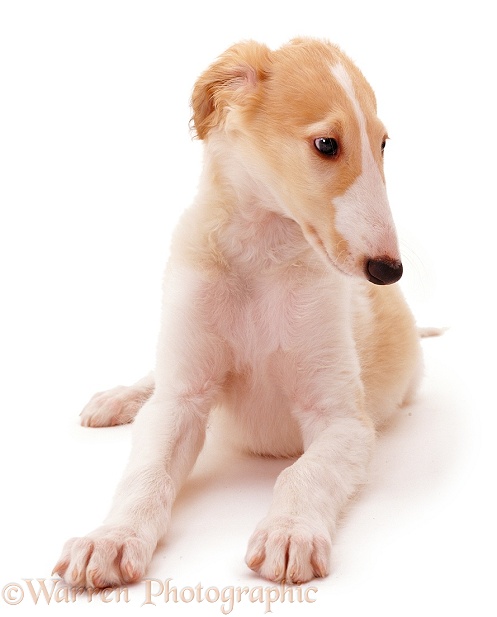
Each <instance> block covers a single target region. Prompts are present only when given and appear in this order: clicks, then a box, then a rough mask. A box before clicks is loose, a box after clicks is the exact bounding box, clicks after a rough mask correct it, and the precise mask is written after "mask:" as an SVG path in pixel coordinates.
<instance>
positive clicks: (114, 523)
mask: <svg viewBox="0 0 497 617" xmlns="http://www.w3.org/2000/svg"><path fill="white" fill-rule="evenodd" d="M176 289H177V290H178V291H177V293H176V294H175V295H174V303H173V301H170V303H169V305H167V306H166V311H165V315H166V317H165V325H164V326H163V331H162V333H161V337H160V341H159V346H158V349H159V352H158V356H157V365H156V379H155V390H154V393H153V395H152V396H151V397H150V398H149V400H148V401H147V402H146V403H145V405H144V406H143V407H142V409H141V410H140V412H139V413H138V415H137V417H136V420H135V423H134V425H133V445H132V450H131V455H130V459H129V462H128V465H127V468H126V470H125V473H124V476H123V479H122V480H121V482H120V484H119V486H118V489H117V492H116V495H115V498H114V501H113V505H112V507H111V511H110V513H109V515H108V517H107V518H106V520H105V521H104V524H103V525H102V526H101V527H99V528H97V529H96V530H95V531H93V532H92V533H90V534H89V535H88V536H85V537H82V538H72V539H71V540H69V541H68V542H67V543H66V544H65V546H64V549H63V552H62V555H61V557H60V559H59V561H58V563H57V565H56V566H55V568H54V572H57V573H58V574H59V575H60V576H62V577H63V578H64V579H65V580H66V581H67V582H68V583H69V584H71V585H74V586H87V587H97V588H101V587H107V586H115V585H120V584H126V583H130V582H134V581H137V580H139V579H140V578H141V577H142V576H143V574H144V572H145V569H146V567H147V565H148V563H149V562H150V560H151V557H152V554H153V551H154V550H155V548H156V546H157V543H158V541H159V540H160V539H161V537H162V536H163V535H164V533H165V532H166V530H167V527H168V523H169V519H170V515H171V508H172V505H173V502H174V499H175V497H176V495H177V494H178V491H179V490H180V487H181V485H182V483H183V481H184V479H185V478H186V476H187V474H188V473H189V471H190V470H191V468H192V466H193V464H194V462H195V460H196V458H197V456H198V453H199V452H200V449H201V447H202V444H203V442H204V438H205V430H206V424H207V419H208V415H209V412H210V410H211V409H212V407H213V406H214V405H215V403H216V401H217V400H218V398H219V395H220V392H221V390H222V388H223V384H224V379H225V375H226V371H227V362H228V352H227V350H226V348H225V346H224V343H223V342H222V341H221V340H220V339H219V338H218V337H216V336H215V335H214V334H213V333H212V332H211V331H209V328H208V327H206V324H205V318H204V315H205V310H204V307H203V305H202V303H201V302H200V301H199V300H198V298H199V296H200V294H199V293H195V294H194V293H192V289H191V288H188V287H187V286H186V285H185V286H184V287H177V288H176ZM195 290H196V288H194V291H195ZM170 295H171V296H173V294H170ZM200 297H201V296H200Z"/></svg>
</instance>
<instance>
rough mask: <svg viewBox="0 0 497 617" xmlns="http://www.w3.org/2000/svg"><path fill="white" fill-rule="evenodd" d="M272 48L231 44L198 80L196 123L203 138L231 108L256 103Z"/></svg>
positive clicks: (194, 96)
mask: <svg viewBox="0 0 497 617" xmlns="http://www.w3.org/2000/svg"><path fill="white" fill-rule="evenodd" d="M270 53H271V52H270V49H269V48H268V47H266V45H262V44H261V43H256V42H255V41H244V42H242V43H238V44H237V45H233V46H232V47H230V48H229V49H228V50H227V51H226V52H225V53H224V54H222V56H220V57H219V58H218V60H217V61H216V62H214V63H213V64H212V65H211V66H210V67H209V68H208V69H207V70H206V71H205V72H204V73H203V74H202V75H201V76H200V77H199V78H198V80H197V82H196V84H195V87H194V89H193V94H192V100H191V104H192V109H193V116H192V119H191V124H192V125H193V127H194V129H195V132H196V134H197V136H198V137H199V138H200V139H204V138H205V137H206V136H207V134H208V133H209V131H210V130H211V129H212V128H213V127H215V126H219V125H220V124H221V123H222V122H223V121H224V120H225V118H226V115H227V113H228V111H229V110H230V109H233V108H235V107H238V108H242V107H245V108H248V107H250V104H251V103H254V102H255V98H256V94H257V92H258V91H259V86H260V83H261V81H263V80H264V79H265V77H266V76H267V72H268V68H269V55H270Z"/></svg>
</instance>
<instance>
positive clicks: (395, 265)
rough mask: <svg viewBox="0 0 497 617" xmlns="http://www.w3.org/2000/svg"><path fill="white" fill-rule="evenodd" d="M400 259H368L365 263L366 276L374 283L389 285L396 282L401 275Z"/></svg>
mask: <svg viewBox="0 0 497 617" xmlns="http://www.w3.org/2000/svg"><path fill="white" fill-rule="evenodd" d="M402 272H403V269H402V263H401V262H400V261H392V260H386V259H385V260H383V259H370V260H369V261H368V262H367V264H366V276H367V277H368V280H369V281H371V283H374V284H375V285H390V284H391V283H396V282H397V281H398V280H399V279H400V277H401V276H402Z"/></svg>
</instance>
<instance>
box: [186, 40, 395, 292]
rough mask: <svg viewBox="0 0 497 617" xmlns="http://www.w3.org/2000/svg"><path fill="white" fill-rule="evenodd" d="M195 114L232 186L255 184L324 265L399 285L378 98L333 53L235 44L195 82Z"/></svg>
mask: <svg viewBox="0 0 497 617" xmlns="http://www.w3.org/2000/svg"><path fill="white" fill-rule="evenodd" d="M192 107H193V118H192V120H193V124H194V127H195V130H196V133H197V135H198V137H199V138H200V139H204V140H206V142H209V140H210V141H212V142H215V143H216V144H217V147H218V150H219V144H221V149H222V153H223V156H224V159H225V161H226V165H225V166H226V168H227V169H228V168H231V169H232V170H233V181H234V182H235V181H237V182H241V177H242V176H243V177H244V178H249V179H250V182H252V184H253V187H259V188H258V189H256V190H258V191H259V193H260V194H261V195H262V193H264V197H263V198H262V201H264V203H265V205H266V207H268V208H271V209H274V210H277V211H279V212H280V213H281V214H283V215H284V216H287V217H289V218H291V219H293V220H294V221H296V222H297V223H298V224H299V226H300V228H301V229H302V232H303V234H304V236H305V238H306V239H307V241H308V242H309V243H310V244H311V246H312V247H313V248H314V249H315V250H316V251H317V253H319V255H320V256H321V257H322V258H323V259H324V260H325V261H326V262H327V263H331V264H333V266H335V267H336V268H338V270H340V271H341V272H343V273H344V274H348V275H353V276H360V277H366V278H367V279H369V280H370V281H371V282H373V283H376V284H389V283H394V282H395V281H397V280H398V279H399V278H400V277H401V275H402V264H401V261H400V253H399V248H398V243H397V237H396V232H395V227H394V224H393V220H392V216H391V213H390V207H389V204H388V199H387V193H386V188H385V177H384V173H383V150H384V147H385V142H386V139H387V134H386V130H385V127H384V126H383V124H382V123H381V122H380V120H379V119H378V118H377V115H376V100H375V96H374V93H373V90H372V89H371V87H370V86H369V84H368V82H367V81H366V79H365V78H364V76H363V75H362V74H361V72H360V71H359V70H358V69H357V67H355V65H354V64H353V63H352V62H351V60H350V59H349V58H348V57H347V56H345V54H343V52H341V51H340V50H339V49H338V48H337V47H336V46H334V45H331V44H329V43H326V42H322V41H316V40H313V39H297V40H294V41H291V42H290V43H289V44H288V45H285V46H283V47H282V48H281V49H279V50H277V51H271V50H270V49H269V48H268V47H266V46H265V45H261V44H259V43H255V42H251V41H248V42H243V43H240V44H238V45H235V46H233V47H231V48H230V49H228V50H227V51H226V52H225V54H223V55H222V56H221V57H220V58H219V59H218V60H217V62H215V63H214V64H213V65H212V66H211V67H210V68H209V69H208V70H207V71H206V72H205V73H204V74H203V75H201V77H200V78H199V79H198V81H197V83H196V85H195V88H194V91H193V96H192ZM235 169H236V172H235V171H234V170H235ZM241 169H242V170H243V173H242V174H240V170H241ZM235 176H236V180H235Z"/></svg>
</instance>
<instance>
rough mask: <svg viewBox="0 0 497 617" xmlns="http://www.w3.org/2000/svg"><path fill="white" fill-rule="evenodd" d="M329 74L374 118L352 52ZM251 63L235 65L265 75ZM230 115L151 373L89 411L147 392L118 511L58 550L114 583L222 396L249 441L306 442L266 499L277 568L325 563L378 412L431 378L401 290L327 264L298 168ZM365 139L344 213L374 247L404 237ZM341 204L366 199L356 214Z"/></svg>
mask: <svg viewBox="0 0 497 617" xmlns="http://www.w3.org/2000/svg"><path fill="white" fill-rule="evenodd" d="M239 70H241V69H238V68H237V71H239ZM251 74H252V73H251ZM253 74H254V75H255V74H256V73H253ZM331 78H334V79H337V80H338V83H339V84H341V85H342V86H343V87H344V88H345V89H346V90H347V92H348V95H349V96H350V97H351V98H352V99H353V101H354V109H355V113H356V118H355V119H354V121H358V122H359V125H360V126H361V127H363V129H364V126H365V122H366V120H365V118H364V112H363V111H362V110H361V107H360V105H359V103H358V102H357V100H356V98H355V95H354V86H353V83H352V81H351V78H350V76H349V75H348V73H347V71H346V69H345V68H344V67H341V68H340V67H338V68H335V69H334V70H333V75H331V74H330V79H331ZM254 80H255V78H253V79H251V80H247V82H248V85H246V84H245V83H244V81H243V80H241V79H240V80H238V81H240V83H242V84H244V85H243V87H251V88H254V87H255V85H254ZM235 85H236V86H237V87H242V86H238V85H237V84H235ZM227 113H228V114H230V113H231V112H230V111H228V112H227ZM228 117H229V118H230V121H229V122H225V123H224V124H219V126H216V127H215V128H212V129H210V134H209V136H208V139H207V140H206V149H205V155H206V165H205V168H204V172H203V176H202V179H201V183H200V191H199V195H198V197H197V199H196V201H195V203H194V205H193V206H192V208H191V209H190V210H188V211H187V212H186V213H185V216H184V218H183V220H182V221H181V223H180V227H179V230H178V232H177V236H176V240H175V243H174V244H173V250H172V256H171V261H170V264H169V266H168V269H167V272H166V277H165V285H164V305H163V316H162V329H161V334H160V339H159V344H158V353H157V363H156V370H155V377H154V375H149V376H148V377H147V378H144V379H143V380H141V381H140V382H138V383H137V384H135V385H134V386H132V387H130V388H128V389H123V388H119V389H114V390H112V391H110V392H109V393H107V394H105V393H104V394H99V395H97V396H96V397H94V398H93V399H92V400H91V401H90V403H89V404H88V406H87V407H86V408H85V410H84V411H83V414H82V423H83V424H86V425H91V426H97V425H98V426H102V425H107V424H116V423H119V422H126V421H129V419H130V418H129V416H130V414H131V415H132V414H133V412H134V411H136V409H137V408H138V407H139V405H140V404H141V403H142V402H143V401H144V400H147V399H148V400H147V402H146V403H145V404H144V405H143V407H142V408H141V410H140V412H139V414H138V416H137V418H136V421H135V426H134V431H133V447H132V452H131V456H130V460H129V463H128V465H127V468H126V470H125V473H124V477H123V479H122V481H121V483H120V485H119V487H118V490H117V493H116V496H115V499H114V502H113V506H112V508H111V511H110V513H109V515H108V517H107V519H106V521H105V523H104V525H103V526H102V527H99V528H98V529H97V530H95V531H94V532H92V533H90V534H89V535H88V536H86V537H84V538H73V539H71V540H69V541H68V542H67V543H66V545H65V547H64V550H63V553H62V556H61V558H60V560H59V562H58V564H57V565H56V567H55V570H56V571H58V572H59V573H60V574H61V575H62V576H64V578H65V579H66V580H67V582H68V583H70V584H73V585H88V586H96V587H103V586H107V585H118V584H122V583H128V582H131V581H136V580H138V579H139V578H140V577H141V576H142V575H143V574H144V572H145V569H146V567H147V565H148V563H149V561H150V559H151V556H152V553H153V551H154V549H155V547H156V545H157V542H158V540H159V539H160V538H161V537H162V536H163V534H164V533H165V532H166V531H167V527H168V523H169V519H170V514H171V508H172V504H173V502H174V498H175V496H176V495H177V494H178V492H179V491H180V489H181V486H182V484H183V482H184V480H185V478H186V476H187V474H188V473H189V471H190V470H191V468H192V466H193V464H194V462H195V459H196V457H197V455H198V453H199V452H200V449H201V448H202V445H203V442H204V437H205V430H206V424H207V420H208V418H209V414H210V413H211V411H212V410H213V409H215V410H216V414H217V417H216V418H215V422H214V425H215V426H217V427H219V428H221V427H222V429H223V430H225V431H226V433H227V435H228V436H229V437H230V438H231V439H232V440H233V441H234V442H235V443H237V444H238V445H239V446H240V447H241V448H244V449H245V450H248V451H250V452H255V453H261V454H266V455H273V456H295V455H300V454H301V456H300V458H298V460H297V461H296V462H295V463H294V464H293V465H291V466H290V467H288V468H287V469H285V471H283V472H282V473H281V475H280V476H279V478H278V480H277V482H276V485H275V488H274V497H273V501H272V504H271V507H270V509H269V513H268V515H267V516H266V517H265V518H264V519H263V520H262V521H261V522H260V523H259V525H258V526H257V528H256V530H255V532H254V534H253V535H252V537H251V539H250V541H249V546H248V551H247V556H246V560H247V563H248V565H249V566H250V567H251V568H252V569H254V570H256V571H257V572H258V573H259V574H260V575H261V576H264V577H266V578H268V579H270V580H274V581H282V580H286V581H288V582H295V583H300V582H304V581H308V580H309V579H311V578H312V577H313V576H324V575H326V574H327V573H328V571H329V555H330V548H331V539H332V534H333V532H334V530H335V527H336V522H337V520H338V517H339V514H340V512H341V510H342V509H343V507H344V505H345V504H346V503H347V501H348V500H349V499H350V497H351V496H352V495H353V494H354V492H355V491H356V490H357V488H358V487H359V486H360V484H361V483H362V482H363V481H364V478H365V473H366V469H367V463H368V460H369V457H370V454H371V448H372V445H373V442H374V437H375V426H379V425H380V424H381V422H383V421H384V420H385V419H386V418H388V417H389V416H390V415H391V414H392V413H393V412H394V411H395V410H396V409H397V408H398V406H399V405H400V404H402V403H403V402H404V400H405V398H406V396H407V395H408V394H409V392H410V391H411V390H412V388H413V387H414V383H415V381H416V379H417V376H418V373H419V346H418V336H417V333H416V331H415V328H414V322H413V320H412V318H411V316H410V313H409V312H408V310H407V309H406V307H405V304H404V302H403V299H402V297H401V295H400V293H399V292H398V290H396V289H395V288H393V287H391V288H389V289H386V288H385V289H384V290H383V291H382V292H381V293H382V294H383V295H379V294H380V291H379V290H378V288H376V287H374V286H372V285H371V284H370V283H369V282H367V281H366V280H365V278H364V274H363V273H362V272H361V273H360V274H359V275H358V276H356V277H352V276H345V275H343V274H341V273H340V272H339V271H338V270H337V269H335V268H334V267H332V266H331V265H330V264H327V263H324V261H323V260H322V259H321V258H320V256H319V255H318V254H317V252H316V251H315V250H314V249H313V248H312V247H311V246H310V244H309V242H308V241H307V240H306V236H305V235H304V233H303V232H302V229H301V227H300V225H299V223H298V222H297V221H296V220H295V218H292V210H291V208H290V207H289V209H288V211H286V210H285V209H284V208H282V207H281V200H282V198H281V195H283V194H284V192H283V191H282V192H281V193H279V196H276V192H277V189H276V188H271V187H279V186H280V185H282V186H283V185H284V184H285V182H287V178H286V177H283V176H278V175H275V172H274V171H273V170H271V169H265V172H264V173H265V174H266V175H267V178H268V181H267V182H266V181H264V179H263V178H262V176H261V173H262V172H260V169H261V168H263V167H264V165H262V164H261V163H260V155H259V154H258V151H257V148H255V147H254V145H253V144H251V143H248V140H247V138H246V137H245V136H244V135H245V134H244V132H243V131H241V130H237V129H239V128H240V126H241V125H240V122H241V120H240V119H239V118H238V116H237V115H236V114H235V115H228ZM246 142H247V144H246V149H244V144H245V143H246ZM234 144H237V145H238V146H239V148H240V149H239V150H238V152H242V153H243V155H244V156H239V154H237V151H236V148H235V147H234ZM305 147H307V146H305ZM356 148H358V149H360V150H361V152H362V161H363V172H362V173H361V175H360V177H359V179H358V180H357V181H356V182H355V184H354V185H353V186H352V187H351V188H350V189H349V190H348V191H347V192H346V193H345V195H343V197H341V198H340V200H341V201H339V204H338V207H337V213H338V214H337V224H338V225H339V226H340V232H341V234H342V235H343V236H344V237H345V239H346V240H347V241H348V242H349V243H353V242H358V243H360V244H361V246H360V247H359V248H357V252H358V253H364V254H367V252H368V243H369V239H370V235H371V234H372V235H373V236H374V238H373V240H372V241H371V243H372V245H374V246H378V237H377V236H378V234H380V235H382V234H383V235H382V240H381V242H383V243H384V244H385V246H386V247H387V248H386V249H385V251H386V252H389V254H392V253H393V252H394V251H395V250H397V249H396V245H395V246H394V242H393V240H391V238H390V235H389V234H390V230H393V224H392V222H391V216H390V212H389V210H388V202H387V201H386V193H385V190H384V185H383V181H382V179H381V175H380V172H379V170H378V168H377V164H376V163H375V162H374V160H372V155H371V154H370V146H369V145H368V143H367V135H366V134H365V130H362V132H361V141H360V143H358V144H356ZM234 149H235V152H234ZM301 150H302V153H303V154H302V157H306V158H305V161H306V163H305V165H306V167H305V169H310V166H309V162H308V161H309V155H308V153H307V150H305V148H304V146H302V148H301ZM310 156H311V157H314V156H317V155H316V154H314V153H313V152H312V153H311V155H310ZM302 160H304V159H302ZM312 160H313V159H312ZM316 160H317V159H316ZM319 165H320V167H319V169H320V170H322V162H320V163H319ZM303 167H304V164H303ZM299 172H300V169H299V168H294V169H292V170H290V171H289V172H288V173H289V174H291V175H292V176H295V175H296V174H298V173H299ZM313 173H314V172H313ZM316 173H318V172H316ZM319 173H322V171H319ZM316 177H317V176H316ZM278 190H279V189H278ZM366 197H367V198H366ZM362 207H365V208H366V209H367V214H366V216H365V217H363V216H360V215H359V213H358V209H360V208H362ZM285 208H286V206H285ZM345 208H348V209H349V211H351V212H352V214H348V215H345V214H342V211H343V210H344V209H345ZM213 212H214V213H216V216H217V217H218V219H216V220H215V222H214V224H213V223H212V217H213V214H212V213H213ZM206 221H208V222H206ZM355 222H357V225H358V226H357V227H355V226H354V223H355ZM371 222H372V223H373V224H371ZM204 229H209V230H210V231H209V233H204V232H202V230H204ZM198 230H200V232H199V231H198ZM318 231H319V233H322V234H323V233H324V230H318ZM392 233H393V232H392ZM356 237H357V238H358V239H357V240H356ZM393 237H395V235H393ZM381 242H380V244H381ZM202 247H203V248H202ZM206 247H208V248H206ZM396 254H397V253H395V255H396ZM206 260H207V261H206ZM206 264H207V265H206ZM212 264H215V267H214V266H213V265H212ZM397 331H398V335H394V333H395V332H397ZM152 392H153V393H152ZM130 410H131V411H130ZM302 452H303V454H302Z"/></svg>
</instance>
